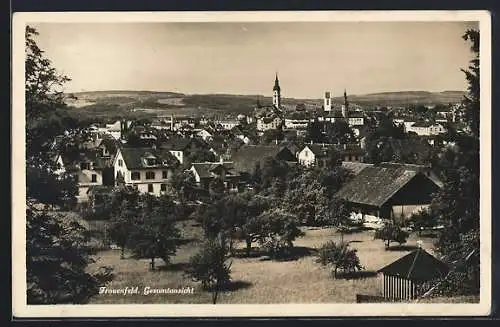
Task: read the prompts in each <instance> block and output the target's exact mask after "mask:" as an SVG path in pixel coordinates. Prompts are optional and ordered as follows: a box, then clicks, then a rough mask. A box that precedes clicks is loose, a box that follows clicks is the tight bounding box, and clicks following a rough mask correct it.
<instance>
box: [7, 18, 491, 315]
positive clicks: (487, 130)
mask: <svg viewBox="0 0 500 327" xmlns="http://www.w3.org/2000/svg"><path fill="white" fill-rule="evenodd" d="M490 24H491V23H490V16H489V13H488V12H486V11H411V12H410V11H399V12H398V11H391V12H389V11H387V12H384V11H378V12H370V11H359V12H355V11H345V12H343V11H316V12H314V11H313V12H279V11H275V12H154V13H153V12H150V13H145V12H128V13H125V12H123V13H118V12H99V13H90V12H87V13H85V12H81V13H76V12H73V13H71V12H61V13H16V14H15V15H14V18H13V57H12V60H13V66H12V67H13V68H12V70H13V80H12V85H13V108H12V114H13V115H12V116H13V120H12V131H13V135H12V136H13V137H12V140H13V142H12V167H13V170H12V175H13V179H12V183H13V184H12V194H13V210H12V226H13V237H12V240H13V267H12V277H13V290H12V294H13V315H14V316H15V317H19V318H22V317H219V316H235V317H273V316H295V317H297V316H402V315H409V316H440V315H447V316H450V315H452V316H468V315H486V314H488V313H489V312H490V306H491V256H492V252H491V251H492V250H491V209H490V207H491V124H490V119H491V118H490V116H491V81H490V79H491V77H490V74H491V26H490Z"/></svg>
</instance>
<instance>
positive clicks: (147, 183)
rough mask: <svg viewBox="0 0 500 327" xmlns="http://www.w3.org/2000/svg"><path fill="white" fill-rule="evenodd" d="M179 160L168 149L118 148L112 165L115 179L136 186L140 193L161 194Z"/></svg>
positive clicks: (118, 182) (117, 181) (165, 188)
mask: <svg viewBox="0 0 500 327" xmlns="http://www.w3.org/2000/svg"><path fill="white" fill-rule="evenodd" d="M178 164H179V162H178V161H177V159H175V157H173V156H172V155H171V153H170V152H169V151H168V150H163V149H155V148H126V147H124V148H120V149H118V151H117V153H116V156H115V159H114V162H113V166H114V169H115V181H116V183H117V184H120V183H124V184H125V185H132V186H134V187H136V188H137V189H138V190H139V192H141V193H150V194H154V195H161V194H162V193H163V192H166V190H167V183H168V180H169V179H170V178H171V177H172V174H173V170H174V168H175V167H177V165H178Z"/></svg>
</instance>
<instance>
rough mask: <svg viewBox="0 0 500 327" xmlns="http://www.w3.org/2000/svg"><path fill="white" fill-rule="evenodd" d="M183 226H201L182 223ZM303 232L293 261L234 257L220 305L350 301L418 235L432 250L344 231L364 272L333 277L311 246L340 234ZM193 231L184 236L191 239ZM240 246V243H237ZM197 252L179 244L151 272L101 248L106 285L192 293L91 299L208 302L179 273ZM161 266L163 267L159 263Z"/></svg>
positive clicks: (372, 288)
mask: <svg viewBox="0 0 500 327" xmlns="http://www.w3.org/2000/svg"><path fill="white" fill-rule="evenodd" d="M185 227H186V228H185V230H190V233H193V232H194V234H193V235H194V236H195V238H196V237H197V236H199V230H198V231H197V230H196V228H193V227H192V226H185ZM304 231H305V232H306V235H305V236H304V237H302V238H300V239H298V240H297V241H296V242H295V243H294V244H295V246H296V248H297V249H296V251H297V253H298V258H297V259H296V260H290V261H273V260H269V258H267V257H265V256H260V257H252V258H240V257H236V258H232V259H231V260H232V266H231V270H232V272H231V278H232V284H231V286H230V287H229V290H228V291H225V292H224V293H222V294H221V295H220V297H219V300H218V303H240V304H252V303H255V304H256V303H261V304H270V303H334V302H336V303H354V302H355V301H356V294H357V293H362V294H371V295H380V294H381V292H382V289H381V280H380V277H379V276H377V274H376V273H375V272H376V270H377V269H379V268H382V267H383V266H384V265H386V264H388V263H390V262H392V261H394V260H395V259H397V258H399V257H401V256H403V255H405V254H406V253H408V252H409V251H411V250H412V249H413V248H414V247H415V246H416V244H417V241H418V240H419V239H420V240H422V242H423V247H424V248H425V249H426V250H428V251H429V252H430V253H432V243H433V239H431V238H426V237H421V238H419V237H417V236H416V235H412V236H411V237H410V238H409V240H408V242H407V244H405V246H404V247H402V248H399V249H397V250H393V251H385V250H384V245H383V243H382V241H380V240H374V239H373V231H364V232H359V233H354V234H350V235H345V236H344V240H345V241H349V242H350V246H351V247H353V248H356V249H358V255H359V258H360V261H361V264H362V265H363V266H364V267H365V271H364V272H363V273H362V274H360V276H358V277H357V278H355V279H333V278H332V277H331V273H330V270H329V269H328V268H325V267H322V266H320V265H319V264H317V263H315V262H314V256H313V253H314V249H315V248H317V247H319V246H320V245H321V244H323V243H324V242H326V241H328V240H336V241H339V240H340V235H339V234H338V233H336V232H335V230H333V229H330V228H322V229H312V228H310V229H304ZM193 235H185V237H190V236H193ZM238 247H243V244H239V245H238ZM197 250H198V244H197V242H196V241H195V242H193V243H190V244H187V245H183V246H181V247H180V248H179V250H178V253H177V255H176V256H175V257H174V258H173V260H172V263H171V264H170V265H169V266H165V265H163V262H162V260H161V259H157V261H158V264H157V265H158V266H159V268H158V270H157V271H149V270H148V265H149V260H135V259H131V258H126V259H120V258H119V252H120V251H119V250H107V251H103V252H100V253H99V255H98V260H97V262H96V264H95V265H108V266H111V267H113V268H114V271H115V274H116V275H115V278H114V280H113V281H112V282H111V283H110V284H109V285H108V288H124V287H126V286H128V287H136V286H137V287H138V288H139V293H142V289H143V288H144V287H146V286H149V287H151V288H183V287H194V293H193V294H156V295H142V294H137V295H126V296H123V295H109V294H108V295H97V296H96V297H95V298H93V299H92V301H91V303H93V304H98V303H115V304H123V303H192V304H197V303H211V297H210V294H209V293H207V292H204V291H202V290H201V289H200V286H199V284H198V283H195V282H193V281H191V280H189V279H188V278H186V277H185V276H184V274H183V269H184V268H185V267H186V264H187V262H188V260H189V257H190V256H191V255H193V254H194V253H196V251H197ZM162 265H163V266H162Z"/></svg>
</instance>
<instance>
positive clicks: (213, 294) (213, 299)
mask: <svg viewBox="0 0 500 327" xmlns="http://www.w3.org/2000/svg"><path fill="white" fill-rule="evenodd" d="M218 295H219V282H217V283H216V284H215V288H214V290H213V292H212V303H213V304H217V297H218Z"/></svg>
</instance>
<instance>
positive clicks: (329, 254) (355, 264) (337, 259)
mask: <svg viewBox="0 0 500 327" xmlns="http://www.w3.org/2000/svg"><path fill="white" fill-rule="evenodd" d="M316 262H317V263H320V264H321V265H323V266H332V273H333V277H334V278H337V272H338V270H339V269H340V270H341V271H342V272H343V273H353V272H356V271H360V270H363V269H364V268H363V266H361V263H360V261H359V257H358V254H357V250H356V249H349V245H348V244H346V243H339V244H336V243H335V242H333V241H329V242H327V243H325V244H323V245H322V246H321V247H320V248H319V249H318V254H317V259H316Z"/></svg>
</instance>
